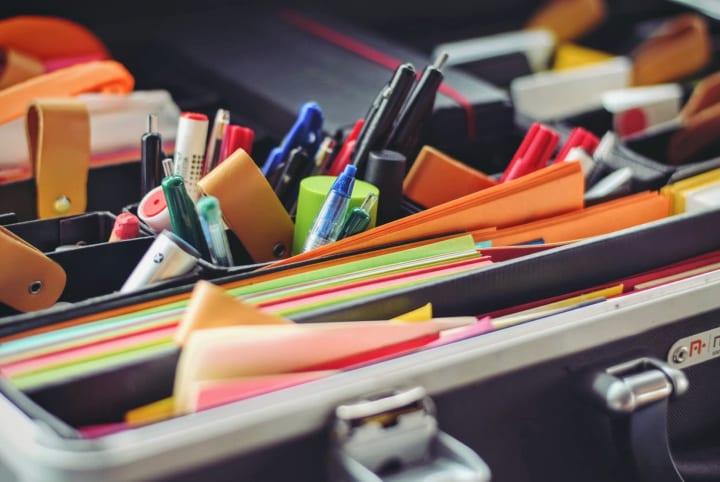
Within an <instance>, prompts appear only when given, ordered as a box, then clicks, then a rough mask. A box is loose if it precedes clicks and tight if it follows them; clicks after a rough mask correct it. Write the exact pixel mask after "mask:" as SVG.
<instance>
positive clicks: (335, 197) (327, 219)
mask: <svg viewBox="0 0 720 482" xmlns="http://www.w3.org/2000/svg"><path fill="white" fill-rule="evenodd" d="M356 172H357V168H356V167H355V166H353V165H352V164H350V165H348V166H346V167H345V170H344V171H343V172H342V174H340V175H339V176H338V177H337V178H336V179H335V182H334V183H333V185H332V187H331V188H330V191H329V192H328V194H327V197H325V201H324V202H323V205H322V207H321V208H320V212H318V215H317V216H316V217H315V221H314V222H313V225H312V228H310V231H309V232H308V236H307V238H306V240H305V247H304V248H303V251H310V250H311V249H315V248H318V247H320V246H323V245H325V244H328V243H332V242H333V241H335V240H337V238H338V235H339V234H340V230H341V229H342V225H343V221H344V219H345V214H346V213H347V208H348V205H349V204H350V195H351V194H352V190H353V186H354V185H355V173H356Z"/></svg>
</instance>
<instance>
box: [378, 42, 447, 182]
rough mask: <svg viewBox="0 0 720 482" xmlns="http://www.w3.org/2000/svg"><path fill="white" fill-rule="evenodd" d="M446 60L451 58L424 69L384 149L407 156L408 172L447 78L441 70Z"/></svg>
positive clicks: (441, 59)
mask: <svg viewBox="0 0 720 482" xmlns="http://www.w3.org/2000/svg"><path fill="white" fill-rule="evenodd" d="M447 59H448V55H447V54H446V53H442V54H440V56H439V57H438V58H437V59H435V62H434V63H433V64H430V65H428V66H427V67H425V69H424V70H423V73H422V75H421V76H420V80H419V81H418V83H417V85H416V86H415V88H414V89H413V91H412V92H411V93H410V97H409V98H408V101H407V102H406V103H405V107H404V108H403V111H402V112H401V113H400V116H399V117H398V120H397V123H396V124H395V128H394V129H393V131H392V134H391V135H390V138H389V140H388V142H387V145H386V146H385V148H386V149H389V150H392V151H396V152H400V153H402V154H404V155H405V157H406V158H407V160H408V165H407V167H408V168H409V167H410V164H411V163H412V161H413V160H414V159H415V155H416V154H417V150H418V149H419V147H420V146H419V145H418V144H419V142H420V140H421V138H422V136H423V134H424V133H425V130H426V129H427V127H428V125H429V124H430V118H431V117H432V112H433V105H434V104H435V96H436V95H437V90H438V88H439V87H440V84H442V81H443V78H444V75H443V73H442V68H443V66H444V65H445V62H447Z"/></svg>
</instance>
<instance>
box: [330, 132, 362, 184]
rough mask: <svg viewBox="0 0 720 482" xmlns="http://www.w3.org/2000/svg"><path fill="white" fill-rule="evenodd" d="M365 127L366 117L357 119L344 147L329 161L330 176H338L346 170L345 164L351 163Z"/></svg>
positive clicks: (344, 142)
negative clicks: (356, 144)
mask: <svg viewBox="0 0 720 482" xmlns="http://www.w3.org/2000/svg"><path fill="white" fill-rule="evenodd" d="M364 127H365V119H358V120H357V121H355V124H354V125H353V128H352V130H351V131H350V133H349V134H348V135H347V137H346V138H345V140H344V141H343V145H342V147H340V148H339V149H338V153H337V155H336V156H335V158H334V159H333V160H332V162H330V163H328V166H327V174H328V175H329V176H337V175H338V174H340V173H341V172H343V170H345V166H347V165H348V164H350V159H351V156H352V152H353V150H354V149H355V142H357V139H358V137H359V136H360V133H361V132H362V131H363V128H364Z"/></svg>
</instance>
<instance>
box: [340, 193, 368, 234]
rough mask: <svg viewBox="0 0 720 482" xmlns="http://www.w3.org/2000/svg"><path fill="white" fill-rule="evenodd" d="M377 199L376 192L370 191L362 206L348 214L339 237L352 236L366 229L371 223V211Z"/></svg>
mask: <svg viewBox="0 0 720 482" xmlns="http://www.w3.org/2000/svg"><path fill="white" fill-rule="evenodd" d="M376 201H377V196H376V195H375V193H372V192H371V193H368V195H367V196H365V199H364V200H363V202H362V204H361V205H360V207H357V208H355V209H353V210H352V211H350V214H348V217H347V219H346V220H345V223H344V224H343V227H342V229H341V230H340V234H339V235H338V239H343V238H347V237H348V236H352V235H353V234H357V233H360V232H362V231H365V229H367V227H368V225H369V224H370V211H371V210H372V208H373V206H374V205H375V202H376Z"/></svg>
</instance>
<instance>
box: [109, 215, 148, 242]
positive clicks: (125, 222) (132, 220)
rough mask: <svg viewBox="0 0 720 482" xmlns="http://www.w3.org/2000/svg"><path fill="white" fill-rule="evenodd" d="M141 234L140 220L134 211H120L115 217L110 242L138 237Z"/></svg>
mask: <svg viewBox="0 0 720 482" xmlns="http://www.w3.org/2000/svg"><path fill="white" fill-rule="evenodd" d="M138 234H140V220H139V219H138V218H137V216H135V215H134V214H132V213H120V214H118V215H117V218H115V223H114V224H113V228H112V231H111V233H110V239H108V242H109V243H114V242H115V241H123V240H125V239H134V238H137V236H138Z"/></svg>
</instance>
